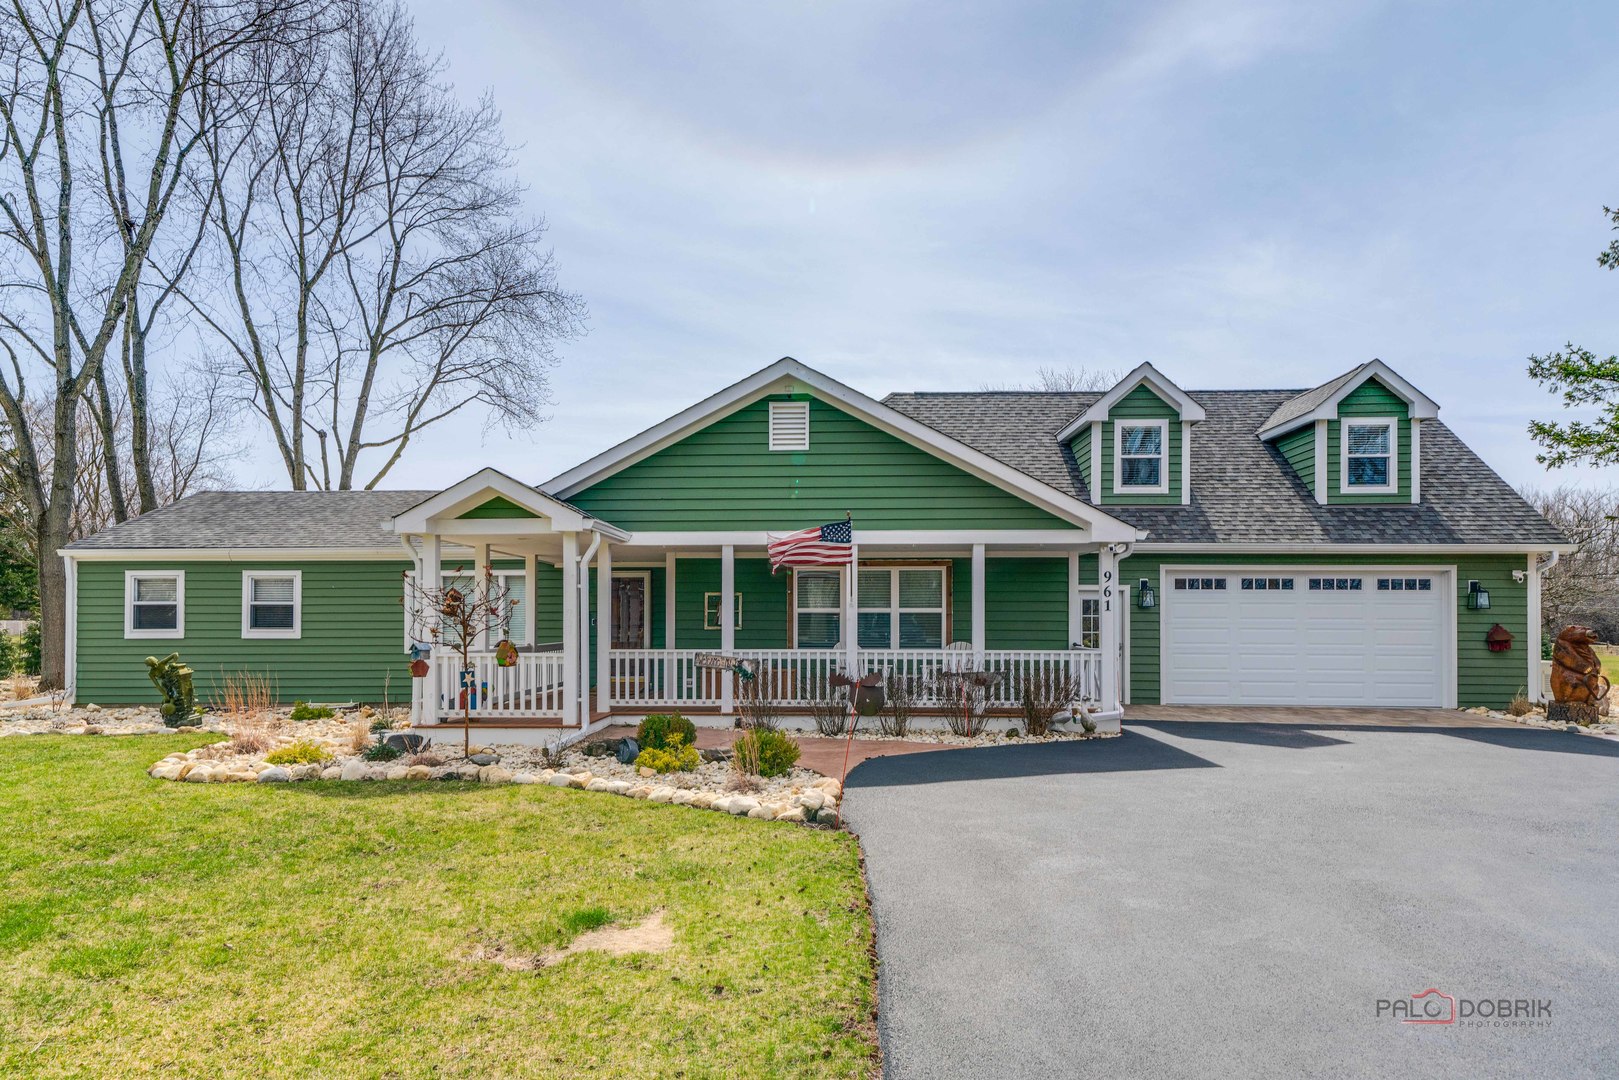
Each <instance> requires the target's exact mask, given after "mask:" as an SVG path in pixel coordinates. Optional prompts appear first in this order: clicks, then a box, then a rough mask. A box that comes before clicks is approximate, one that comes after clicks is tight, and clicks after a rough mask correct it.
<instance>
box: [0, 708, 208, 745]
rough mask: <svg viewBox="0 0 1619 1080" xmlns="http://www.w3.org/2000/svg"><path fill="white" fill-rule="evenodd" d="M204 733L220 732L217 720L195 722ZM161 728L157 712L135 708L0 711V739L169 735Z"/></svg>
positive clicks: (161, 721) (161, 717)
mask: <svg viewBox="0 0 1619 1080" xmlns="http://www.w3.org/2000/svg"><path fill="white" fill-rule="evenodd" d="M197 723H198V725H199V726H200V727H201V728H202V730H204V731H223V730H224V728H223V727H222V726H221V724H220V721H219V719H218V718H217V717H214V716H209V715H206V714H204V715H203V716H200V717H198V718H197ZM174 730H175V729H174V728H170V727H164V726H163V716H162V714H160V713H159V712H158V711H157V709H155V708H150V707H146V706H137V707H134V708H128V709H103V708H102V707H101V706H99V705H75V706H71V707H70V706H65V705H64V706H62V707H61V708H53V707H52V706H50V705H19V706H12V707H11V708H7V709H0V738H4V737H5V736H7V735H158V734H161V733H163V732H169V733H171V734H172V733H173V732H174Z"/></svg>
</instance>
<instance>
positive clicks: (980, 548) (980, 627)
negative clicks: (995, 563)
mask: <svg viewBox="0 0 1619 1080" xmlns="http://www.w3.org/2000/svg"><path fill="white" fill-rule="evenodd" d="M985 640H986V638H985V634H984V545H983V544H974V545H973V667H975V668H982V667H983V666H984V642H985Z"/></svg>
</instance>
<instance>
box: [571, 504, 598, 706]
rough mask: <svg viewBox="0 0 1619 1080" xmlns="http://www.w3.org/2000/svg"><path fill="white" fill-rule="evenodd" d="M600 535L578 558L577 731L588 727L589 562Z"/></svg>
mask: <svg viewBox="0 0 1619 1080" xmlns="http://www.w3.org/2000/svg"><path fill="white" fill-rule="evenodd" d="M601 543H602V534H601V533H599V532H595V531H592V532H591V534H590V546H589V547H588V548H586V549H585V550H584V553H583V554H582V555H580V556H579V580H578V581H577V582H576V583H575V587H576V588H577V589H578V590H579V730H580V731H583V730H584V729H585V728H587V727H589V726H590V560H591V559H592V558H594V557H595V555H596V549H597V548H599V547H601Z"/></svg>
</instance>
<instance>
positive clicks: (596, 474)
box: [542, 356, 1137, 542]
mask: <svg viewBox="0 0 1619 1080" xmlns="http://www.w3.org/2000/svg"><path fill="white" fill-rule="evenodd" d="M789 392H791V393H804V392H807V393H810V394H812V395H813V396H815V397H817V398H820V399H821V400H823V401H825V402H827V403H828V404H831V405H834V406H836V407H837V408H839V409H841V410H842V411H844V412H847V413H849V414H850V415H852V416H856V417H858V418H859V419H861V420H864V421H865V422H867V423H869V424H871V425H872V426H873V427H876V428H878V429H880V430H882V431H885V432H887V433H888V434H890V435H892V436H894V437H895V438H898V439H900V440H901V441H903V442H906V443H909V444H911V445H912V446H915V447H918V448H920V449H922V450H925V451H927V452H928V453H930V454H932V455H933V456H935V457H937V458H939V459H941V460H943V461H947V462H949V463H950V464H952V465H954V466H956V467H957V468H959V469H961V470H962V471H964V472H967V473H970V474H971V475H973V476H976V477H978V478H979V479H980V480H984V481H986V482H987V483H990V484H993V485H994V486H995V487H998V488H1000V489H1002V490H1003V491H1008V492H1010V493H1012V494H1013V495H1016V496H1018V497H1019V498H1021V499H1023V500H1024V501H1025V502H1028V503H1030V504H1032V505H1034V506H1038V507H1040V508H1041V509H1043V510H1046V511H1048V512H1050V513H1052V514H1055V515H1056V516H1057V517H1060V518H1063V519H1064V520H1066V521H1070V522H1073V523H1075V524H1079V525H1084V526H1086V527H1087V528H1089V529H1090V530H1091V533H1092V536H1093V538H1094V539H1097V540H1100V541H1102V542H1110V541H1111V542H1120V541H1123V542H1128V541H1131V540H1134V539H1136V532H1137V530H1136V529H1134V528H1132V527H1131V526H1129V525H1127V524H1126V523H1125V522H1124V521H1122V520H1121V519H1119V518H1118V517H1116V516H1114V515H1112V514H1111V513H1109V512H1107V511H1104V510H1102V509H1100V508H1098V507H1096V506H1095V505H1093V504H1091V503H1088V502H1087V501H1086V500H1084V499H1083V498H1080V497H1078V496H1076V495H1075V494H1074V492H1073V490H1072V489H1071V488H1070V487H1066V486H1057V485H1052V484H1050V483H1047V482H1046V481H1045V480H1043V479H1041V478H1040V477H1038V476H1036V475H1034V474H1033V473H1029V472H1025V471H1023V470H1021V469H1018V468H1015V467H1008V465H1007V463H1006V462H1003V461H1001V460H999V459H997V458H995V457H994V456H993V455H991V454H987V453H985V452H984V451H983V450H981V449H979V448H978V447H976V446H974V445H973V444H972V443H970V442H968V441H966V440H963V439H960V438H958V437H956V436H954V435H951V434H949V433H947V432H944V431H941V430H939V429H938V428H935V427H932V426H929V425H928V424H926V423H921V422H918V421H917V420H916V419H915V418H914V417H911V416H909V415H907V414H905V413H904V412H901V411H898V410H895V409H892V408H890V407H889V406H887V405H885V404H884V403H882V402H880V401H877V400H875V399H874V398H870V397H867V396H866V395H865V394H862V393H860V392H859V391H858V390H855V389H854V388H852V387H849V386H845V385H844V384H843V383H840V382H838V381H837V380H836V379H834V378H832V377H831V376H829V375H825V374H823V373H821V372H819V371H816V370H815V369H814V368H812V367H809V366H808V365H806V364H801V363H799V362H798V361H797V360H794V359H793V358H792V357H790V356H784V357H782V358H781V359H780V360H778V361H776V362H775V363H774V364H771V365H770V366H769V367H766V368H762V369H761V370H759V371H756V372H754V373H753V374H752V375H749V376H748V377H747V378H745V379H742V380H740V381H739V382H736V383H733V384H731V385H730V386H728V387H726V388H725V389H724V390H721V391H719V392H718V393H716V394H711V395H710V396H709V397H707V398H704V399H703V400H702V401H700V402H698V403H697V404H696V405H693V406H691V407H690V408H689V409H685V410H684V411H682V412H679V413H676V414H675V415H674V416H671V417H670V418H669V419H667V420H665V421H663V422H662V423H659V424H655V425H653V426H652V427H650V428H647V429H646V430H645V431H643V432H641V433H640V434H639V435H636V436H634V437H632V438H629V439H626V440H624V441H623V442H621V443H619V444H618V445H617V446H614V447H612V448H611V449H609V450H606V451H604V452H602V453H600V454H597V455H596V456H595V457H593V458H591V459H590V460H589V461H586V462H584V463H583V464H580V465H577V466H575V467H574V468H572V469H569V470H568V471H567V472H565V473H562V474H560V475H558V476H556V477H553V478H552V479H551V480H549V481H548V482H546V483H545V484H544V485H542V486H543V487H544V488H545V490H547V491H550V492H554V493H555V494H556V495H557V496H558V497H561V498H568V497H571V496H573V495H574V494H576V493H578V492H580V491H582V490H584V489H585V488H587V487H589V486H591V485H592V484H595V483H597V482H598V481H600V480H602V479H604V478H606V477H608V476H611V475H612V474H613V473H616V472H618V471H619V470H621V469H624V468H627V467H629V466H630V465H633V464H635V463H636V462H637V461H641V460H643V459H644V458H647V457H649V456H651V455H652V454H655V453H657V452H658V451H659V450H662V449H663V448H665V447H667V446H670V445H672V444H674V443H676V442H679V441H680V440H681V439H683V438H685V437H686V436H688V435H690V434H692V433H693V432H696V431H698V430H700V429H702V428H704V427H706V426H708V425H709V424H711V423H713V422H714V421H715V420H718V419H720V418H722V417H724V416H727V415H729V414H731V413H733V412H735V411H736V410H738V409H741V408H743V407H744V406H747V405H749V404H752V403H753V402H755V401H758V400H760V399H761V398H764V397H768V396H769V395H771V394H778V393H789Z"/></svg>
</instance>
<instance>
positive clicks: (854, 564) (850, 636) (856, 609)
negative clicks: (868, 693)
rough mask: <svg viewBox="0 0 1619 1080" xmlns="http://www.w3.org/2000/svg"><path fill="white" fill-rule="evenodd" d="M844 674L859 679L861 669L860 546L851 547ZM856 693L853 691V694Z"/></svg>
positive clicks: (845, 620) (845, 606)
mask: <svg viewBox="0 0 1619 1080" xmlns="http://www.w3.org/2000/svg"><path fill="white" fill-rule="evenodd" d="M843 653H844V661H843V662H844V664H845V665H847V666H846V667H845V668H844V672H845V673H846V674H847V675H848V676H849V678H851V679H858V678H860V676H862V675H864V674H865V672H864V671H862V670H861V669H860V545H859V544H850V545H849V588H848V591H847V593H846V594H845V596H844V601H843ZM853 692H854V691H853V690H851V691H850V693H851V694H852V693H853Z"/></svg>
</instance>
